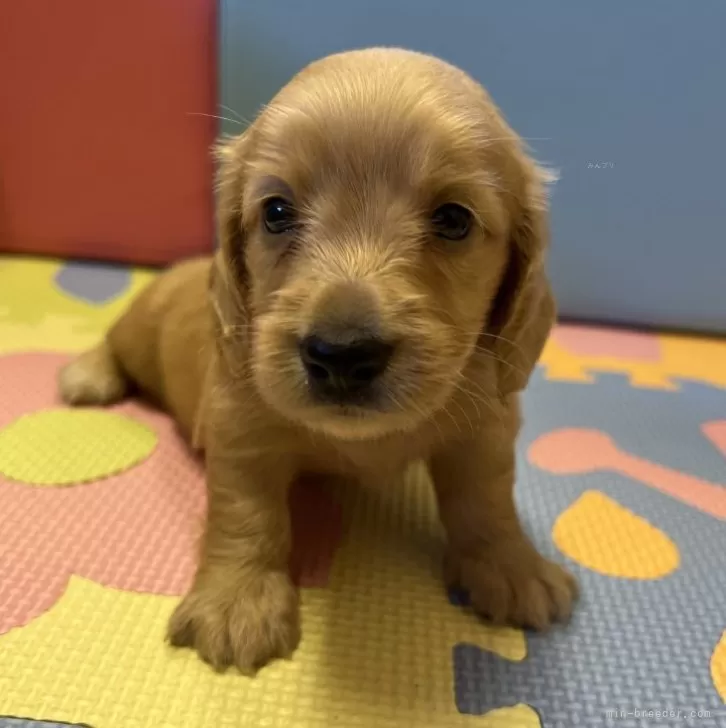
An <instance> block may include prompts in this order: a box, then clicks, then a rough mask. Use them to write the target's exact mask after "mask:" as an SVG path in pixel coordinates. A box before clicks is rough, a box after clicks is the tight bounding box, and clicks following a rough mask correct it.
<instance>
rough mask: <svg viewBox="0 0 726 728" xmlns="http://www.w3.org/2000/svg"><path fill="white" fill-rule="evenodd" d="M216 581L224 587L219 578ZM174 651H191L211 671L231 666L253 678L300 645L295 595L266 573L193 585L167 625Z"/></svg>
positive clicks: (282, 581)
mask: <svg viewBox="0 0 726 728" xmlns="http://www.w3.org/2000/svg"><path fill="white" fill-rule="evenodd" d="M219 583H223V584H224V580H222V579H220V580H219ZM168 639H169V641H170V642H171V644H172V645H173V646H175V647H191V648H192V649H195V650H196V651H197V653H198V654H199V656H200V657H201V658H202V659H203V660H204V661H205V662H207V663H209V665H211V666H212V667H213V668H214V669H215V670H218V671H223V670H224V669H226V668H227V667H230V666H232V665H234V666H236V667H237V668H238V669H239V671H240V672H241V673H243V674H245V675H253V674H254V673H255V672H256V671H257V670H258V669H259V668H261V667H263V666H264V665H265V664H267V663H268V662H270V661H271V660H273V659H277V658H287V657H290V656H291V655H292V653H293V652H294V650H295V648H296V647H297V645H298V643H299V641H300V617H299V603H298V594H297V591H296V589H295V587H294V586H293V584H292V582H291V581H290V579H289V578H288V577H287V575H284V574H281V573H279V572H270V573H267V574H263V575H261V576H258V577H256V578H255V579H254V580H252V581H250V582H246V583H241V584H238V585H236V587H235V588H234V589H230V588H229V584H228V583H227V584H224V586H223V587H221V588H218V587H216V586H204V585H200V586H198V587H196V588H195V589H194V590H192V592H191V593H190V594H189V595H188V596H187V597H186V598H185V599H184V600H183V601H182V602H181V604H179V606H178V607H177V609H176V611H175V612H174V614H173V615H172V618H171V620H170V622H169V630H168Z"/></svg>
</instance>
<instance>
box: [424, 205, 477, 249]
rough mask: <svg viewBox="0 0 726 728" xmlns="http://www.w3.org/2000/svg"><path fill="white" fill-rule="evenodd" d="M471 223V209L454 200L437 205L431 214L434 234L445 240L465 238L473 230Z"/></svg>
mask: <svg viewBox="0 0 726 728" xmlns="http://www.w3.org/2000/svg"><path fill="white" fill-rule="evenodd" d="M471 223H472V216H471V213H470V212H469V210H467V209H466V208H465V207H462V206H461V205H457V204H456V203H454V202H448V203H446V204H445V205H441V207H437V208H436V210H434V214H433V215H432V216H431V226H432V227H433V230H434V234H435V235H437V236H438V237H440V238H444V239H445V240H463V239H464V238H465V237H466V236H467V235H468V234H469V231H470V230H471Z"/></svg>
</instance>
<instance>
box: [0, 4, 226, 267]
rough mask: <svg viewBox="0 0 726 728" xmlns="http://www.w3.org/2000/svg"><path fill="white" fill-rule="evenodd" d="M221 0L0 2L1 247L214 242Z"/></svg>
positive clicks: (157, 256) (165, 257)
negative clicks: (214, 150)
mask: <svg viewBox="0 0 726 728" xmlns="http://www.w3.org/2000/svg"><path fill="white" fill-rule="evenodd" d="M216 14H217V8H216V2H215V0H117V1H116V2H110V1H109V2H99V0H32V2H25V1H24V0H22V1H12V0H7V1H3V2H1V3H0V251H18V252H24V253H42V254H51V255H61V256H78V257H87V258H99V259H107V260H120V261H128V262H135V263H166V262H169V261H171V260H175V259H178V258H181V257H185V256H188V255H192V254H195V253H199V252H203V251H208V250H211V248H212V243H213V224H212V221H213V204H212V183H211V180H212V162H211V158H210V153H209V149H210V146H211V144H212V142H213V140H214V136H215V133H216V123H215V120H214V119H213V118H209V117H207V116H203V114H210V115H213V114H214V113H215V109H216V85H217V71H216V66H217V28H216Z"/></svg>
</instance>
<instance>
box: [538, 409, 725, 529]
mask: <svg viewBox="0 0 726 728" xmlns="http://www.w3.org/2000/svg"><path fill="white" fill-rule="evenodd" d="M703 431H704V433H705V434H706V435H707V436H708V437H709V438H710V439H711V440H712V441H713V442H714V444H716V445H717V446H718V447H719V449H721V451H722V452H724V453H725V454H726V421H718V422H711V423H708V424H707V425H704V427H703ZM529 459H530V461H531V462H532V463H533V464H534V465H536V466H538V467H540V468H542V469H543V470H548V471H550V472H551V473H558V474H562V475H579V474H584V473H591V472H595V471H597V470H614V471H617V472H619V473H622V474H623V475H625V476H627V477H629V478H632V479H633V480H637V481H638V482H639V483H642V484H643V485H647V486H649V487H651V488H654V489H655V490H658V491H660V492H661V493H665V494H666V495H669V496H671V497H672V498H676V499H677V500H680V501H681V502H683V503H686V504H687V505H689V506H691V507H693V508H697V509H698V510H700V511H703V512H704V513H708V514H709V515H711V516H714V517H716V518H720V519H726V488H724V487H723V486H722V485H719V484H716V483H709V482H708V481H706V480H702V479H701V478H697V477H695V476H693V475H687V474H686V473H679V472H678V471H676V470H672V469H671V468H666V467H663V466H661V465H657V464H655V463H651V462H650V461H648V460H645V459H643V458H638V457H635V456H634V455H631V454H630V453H628V452H626V451H625V450H621V449H620V448H619V447H618V446H617V445H616V444H615V442H614V441H613V440H612V439H611V438H610V437H608V436H607V435H606V434H605V433H603V432H599V431H598V430H588V429H578V428H571V429H561V430H555V431H554V432H550V433H547V434H546V435H542V436H541V437H540V438H538V439H537V440H535V442H533V443H532V445H531V446H530V449H529Z"/></svg>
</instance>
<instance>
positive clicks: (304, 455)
mask: <svg viewBox="0 0 726 728" xmlns="http://www.w3.org/2000/svg"><path fill="white" fill-rule="evenodd" d="M220 167H221V169H220V175H219V207H218V212H219V215H218V217H219V241H220V250H219V252H218V253H217V255H216V257H215V258H214V260H199V261H193V262H188V263H184V264H182V265H179V266H177V267H175V268H173V269H172V270H170V271H169V272H168V273H166V274H164V275H162V276H161V277H160V278H159V279H158V280H156V281H155V282H154V283H152V285H151V286H150V287H149V288H148V289H147V290H146V291H145V292H144V293H142V294H141V295H140V296H139V298H138V299H137V300H136V301H135V302H134V303H133V305H132V306H131V308H130V309H129V311H128V312H127V313H126V314H125V315H124V316H123V317H122V318H121V320H120V321H119V322H118V323H117V324H116V325H115V326H114V327H113V328H112V330H111V331H110V332H109V334H108V336H107V338H106V340H105V341H104V342H103V343H102V344H101V345H100V346H99V347H98V348H96V349H94V350H93V351H90V352H88V353H86V354H84V355H82V356H81V357H80V358H79V359H77V360H76V361H75V362H73V363H71V364H70V365H69V366H68V367H67V368H66V369H65V370H64V371H63V372H62V375H61V380H60V386H61V391H62V393H63V396H64V397H65V399H66V401H68V402H70V403H74V404H84V403H89V404H104V403H109V402H112V401H114V400H117V399H119V398H120V397H122V396H123V395H124V394H125V393H126V392H127V391H128V389H129V386H130V385H133V386H134V387H136V388H138V389H140V390H141V391H142V392H144V393H146V394H147V395H150V396H151V397H152V398H154V399H155V400H156V401H158V402H159V403H160V404H161V405H162V406H164V407H165V408H167V409H168V410H169V411H170V412H171V413H172V414H173V415H174V416H175V417H176V419H177V420H178V422H179V423H180V425H181V427H182V429H183V430H184V431H185V432H186V433H187V434H188V435H189V437H190V438H193V439H194V441H195V443H196V444H197V445H198V446H199V447H201V448H203V449H204V451H205V456H206V466H207V481H208V490H209V513H208V522H207V528H206V536H205V538H204V542H203V549H202V557H201V563H200V565H199V569H198V572H197V575H196V579H195V582H194V586H193V588H192V590H191V592H190V593H189V594H188V595H187V596H186V598H185V599H184V600H183V601H182V603H181V604H180V606H179V607H178V609H177V610H176V613H175V614H174V616H173V618H172V620H171V624H170V627H169V636H170V639H171V641H172V643H174V644H175V645H186V646H190V647H193V648H195V649H196V650H197V651H198V652H199V654H200V655H201V656H202V657H203V658H204V659H205V660H207V661H208V662H210V663H211V664H212V665H214V666H215V667H218V668H221V667H224V666H226V665H229V664H234V665H236V666H237V667H239V668H240V669H241V670H243V671H251V670H254V669H255V668H256V667H258V666H260V665H262V664H263V663H265V662H266V661H268V660H270V659H271V658H274V657H279V656H286V655H289V654H290V653H291V652H292V651H293V650H294V648H295V647H296V645H297V643H298V640H299V637H300V627H299V615H298V595H297V593H296V590H295V587H294V586H293V584H292V582H291V581H290V577H289V575H288V558H289V555H290V554H289V551H290V514H289V512H288V498H287V491H288V487H289V486H290V483H291V482H292V481H293V480H294V479H295V478H296V477H297V476H299V475H300V474H301V473H311V472H312V473H325V472H333V473H336V474H342V475H346V476H355V477H356V478H357V479H359V480H361V481H366V482H373V483H375V482H376V481H378V482H385V483H388V482H390V481H391V476H392V475H396V474H401V473H403V471H404V470H405V469H406V468H407V466H409V465H410V464H411V463H413V462H415V461H420V460H425V461H426V462H427V463H428V466H429V468H430V472H431V476H432V480H433V484H434V487H435V489H436V494H437V496H438V502H439V507H440V512H441V518H442V520H443V523H444V526H445V528H446V531H447V534H448V559H447V572H448V573H447V578H448V579H450V580H451V581H452V582H458V583H459V584H461V585H462V586H464V587H465V588H466V589H468V591H469V592H470V595H471V599H472V603H473V604H474V606H475V607H476V608H477V609H478V610H479V611H480V612H481V613H482V614H483V615H485V616H486V617H488V618H490V619H492V620H493V621H495V622H497V623H511V624H516V625H524V626H531V627H535V628H544V627H546V626H547V625H548V624H550V623H551V622H552V621H553V620H554V619H559V618H563V617H566V616H567V614H568V613H569V611H570V608H571V604H572V601H573V598H574V595H575V585H574V581H573V579H572V578H571V576H570V575H569V574H568V573H567V572H566V571H564V570H563V569H562V568H561V567H560V566H557V565H555V564H553V563H550V562H549V561H547V560H546V559H544V558H543V557H542V556H541V555H540V554H538V553H537V551H536V550H535V549H534V547H533V546H532V545H531V544H530V542H529V541H528V540H527V538H526V536H525V534H524V533H523V530H522V527H521V525H520V522H519V519H518V517H517V513H516V511H515V506H514V501H513V497H512V490H513V486H514V480H515V473H514V465H515V454H514V453H515V439H516V436H517V431H518V428H519V409H518V401H517V393H518V392H519V391H520V390H521V389H522V388H523V387H524V386H525V384H526V382H527V379H528V377H529V375H530V373H531V371H532V368H533V367H534V365H535V362H536V361H537V358H538V357H539V354H540V351H541V349H542V346H543V344H544V342H545V339H546V337H547V333H548V331H549V329H550V326H551V324H552V320H553V315H554V307H553V302H552V298H551V295H550V292H549V288H548V285H547V281H546V279H545V273H544V269H543V254H544V251H545V247H546V238H547V221H546V207H547V201H546V195H545V189H544V187H545V183H546V181H547V180H546V175H545V173H544V172H543V171H542V170H541V169H539V168H538V167H537V166H536V165H535V164H534V163H533V162H532V161H531V160H530V159H529V158H528V157H527V156H526V155H525V153H524V151H523V149H522V144H521V143H520V140H519V139H518V137H517V136H516V135H515V134H514V132H513V131H512V130H511V129H510V128H509V126H507V124H506V123H505V122H504V120H503V119H502V117H501V116H500V114H499V112H498V110H497V108H496V107H495V106H494V104H493V103H492V101H491V100H490V99H489V97H488V96H487V94H486V92H485V91H484V90H483V89H482V88H481V87H480V86H479V85H478V84H477V83H476V82H475V81H473V80H472V79H471V78H470V77H469V76H467V75H466V74H464V73H463V72H462V71H460V70H458V69H456V68H454V67H452V66H450V65H448V64H446V63H444V62H442V61H440V60H437V59H435V58H432V57H429V56H425V55H421V54H418V53H413V52H408V51H403V50H390V49H373V50H364V51H355V52H350V53H343V54H340V55H335V56H331V57H328V58H326V59H324V60H321V61H319V62H317V63H313V64H312V65H311V66H309V67H308V68H306V69H305V70H304V71H302V72H301V73H300V74H299V75H298V76H297V77H296V78H295V79H293V81H292V82H291V83H290V84H289V85H288V86H286V87H285V88H284V89H283V90H282V91H281V92H280V93H279V94H278V95H277V97H276V98H275V99H274V100H273V101H272V103H271V104H270V105H269V106H268V107H267V108H265V110H264V111H263V112H262V113H261V114H260V116H259V118H258V119H257V120H256V121H255V122H254V124H252V126H251V127H250V128H249V129H248V130H247V131H246V132H244V133H243V134H242V135H241V136H239V137H237V138H236V139H233V140H231V141H230V142H229V143H227V144H226V145H225V146H223V147H222V149H221V153H220Z"/></svg>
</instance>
